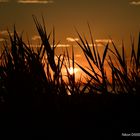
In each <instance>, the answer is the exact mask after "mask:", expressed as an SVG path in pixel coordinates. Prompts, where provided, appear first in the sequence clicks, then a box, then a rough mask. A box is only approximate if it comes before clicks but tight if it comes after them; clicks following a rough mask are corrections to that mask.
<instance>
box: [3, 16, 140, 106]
mask: <svg viewBox="0 0 140 140" xmlns="http://www.w3.org/2000/svg"><path fill="white" fill-rule="evenodd" d="M33 19H34V22H35V25H36V29H37V31H38V34H39V36H40V38H41V44H40V47H39V48H37V51H36V50H35V49H33V48H32V47H31V45H30V43H29V44H27V43H25V42H24V41H23V39H22V35H19V34H18V33H17V31H16V28H15V27H14V31H13V34H10V32H9V31H8V33H9V39H10V45H9V42H7V41H5V42H4V44H3V47H4V50H3V51H2V52H0V53H1V54H0V94H1V95H0V102H9V101H12V102H14V103H16V102H18V103H17V104H22V103H25V102H27V103H29V104H31V101H32V102H39V103H41V101H42V99H43V98H44V99H46V98H48V97H55V96H58V95H60V96H67V95H69V94H70V95H80V94H81V95H83V94H86V95H87V94H95V93H97V94H98V93H100V94H111V93H112V94H124V93H127V94H138V93H139V86H140V84H139V83H140V70H139V67H140V35H139V43H138V47H137V51H135V47H134V41H133V40H132V44H131V57H130V59H127V60H126V57H125V55H126V54H125V50H124V45H123V44H122V53H121V54H120V53H119V51H118V49H117V46H116V45H115V44H114V42H113V41H112V43H111V44H112V45H113V47H114V50H111V49H110V47H109V46H110V42H108V43H107V44H106V45H105V46H104V52H103V55H102V57H101V54H100V53H99V50H98V48H97V46H96V45H95V43H94V40H93V37H92V33H91V29H90V26H89V25H88V27H89V33H90V37H91V42H92V46H91V45H90V43H89V42H88V41H87V39H86V38H85V37H84V38H82V36H81V35H80V34H79V32H78V31H77V30H76V32H77V34H78V37H79V39H80V41H81V43H80V42H79V41H77V44H78V45H79V46H80V48H81V49H82V51H83V53H84V56H85V58H86V60H87V62H88V64H89V67H88V68H84V67H83V66H81V64H78V63H76V62H75V58H74V48H73V47H72V57H71V58H70V56H69V53H68V51H66V52H65V53H63V54H60V55H59V56H57V55H56V54H55V48H56V47H57V44H56V43H55V31H54V29H53V41H52V43H50V37H51V33H50V34H48V33H47V30H46V27H45V22H44V19H43V18H42V19H43V24H40V22H38V20H37V18H36V17H35V16H33ZM56 58H57V60H56ZM71 61H72V63H70V62H71ZM105 63H107V64H108V67H109V69H110V72H111V80H109V79H110V77H108V76H107V74H106V66H105ZM75 65H78V66H79V68H80V69H81V70H82V71H83V73H84V75H86V76H87V77H86V78H85V81H86V82H83V81H76V79H75V73H74V72H73V73H72V74H71V73H70V72H69V68H70V67H72V68H73V70H74V68H75ZM62 67H64V68H65V69H66V73H67V75H66V77H67V81H65V80H64V78H63V74H62ZM53 99H54V98H53ZM54 102H57V101H55V100H54Z"/></svg>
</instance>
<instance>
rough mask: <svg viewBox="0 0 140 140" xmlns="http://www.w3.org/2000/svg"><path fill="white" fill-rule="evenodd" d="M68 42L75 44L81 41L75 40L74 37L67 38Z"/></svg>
mask: <svg viewBox="0 0 140 140" xmlns="http://www.w3.org/2000/svg"><path fill="white" fill-rule="evenodd" d="M66 40H67V41H68V42H75V41H79V39H78V38H73V37H67V38H66Z"/></svg>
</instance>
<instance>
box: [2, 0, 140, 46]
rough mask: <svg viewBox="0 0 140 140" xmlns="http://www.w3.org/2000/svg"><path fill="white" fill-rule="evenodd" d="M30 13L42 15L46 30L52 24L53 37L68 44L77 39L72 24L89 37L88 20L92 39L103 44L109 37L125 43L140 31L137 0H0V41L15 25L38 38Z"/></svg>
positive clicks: (139, 2)
mask: <svg viewBox="0 0 140 140" xmlns="http://www.w3.org/2000/svg"><path fill="white" fill-rule="evenodd" d="M33 14H34V15H36V16H37V18H38V19H39V20H41V15H43V16H44V18H45V21H46V26H47V28H48V30H49V31H51V29H52V27H53V26H54V27H55V29H56V39H57V40H60V41H61V43H62V44H63V45H64V44H65V45H67V46H68V44H69V43H70V42H73V38H75V39H77V34H76V32H75V30H74V27H76V28H77V30H78V31H79V32H80V33H81V34H85V35H87V36H88V32H87V31H88V27H87V22H89V23H90V25H91V29H92V32H93V35H94V37H95V39H96V40H97V41H99V40H100V41H103V42H105V43H106V40H107V39H108V38H109V36H111V37H112V38H113V40H115V41H116V42H118V41H120V42H121V40H122V39H123V40H124V41H126V42H127V41H128V39H129V38H130V34H131V35H133V36H136V35H138V32H139V31H140V1H138V0H136V1H133V0H0V41H3V37H4V36H6V32H5V30H6V29H7V28H9V29H10V30H12V27H13V25H14V24H15V25H16V27H17V30H18V31H19V32H22V31H24V33H25V34H26V33H28V35H29V36H30V38H31V40H37V39H38V37H37V31H36V29H35V25H34V22H33V18H32V15H33ZM118 44H119V43H118ZM60 47H61V45H60ZM62 47H63V46H62Z"/></svg>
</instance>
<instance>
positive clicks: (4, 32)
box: [0, 30, 8, 35]
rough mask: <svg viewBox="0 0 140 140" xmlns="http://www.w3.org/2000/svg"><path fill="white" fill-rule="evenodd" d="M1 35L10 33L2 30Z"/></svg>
mask: <svg viewBox="0 0 140 140" xmlns="http://www.w3.org/2000/svg"><path fill="white" fill-rule="evenodd" d="M0 34H1V35H8V32H7V31H6V30H3V31H0Z"/></svg>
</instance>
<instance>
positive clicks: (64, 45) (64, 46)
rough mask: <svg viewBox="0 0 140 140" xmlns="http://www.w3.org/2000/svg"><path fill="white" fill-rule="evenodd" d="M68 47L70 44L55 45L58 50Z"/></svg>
mask: <svg viewBox="0 0 140 140" xmlns="http://www.w3.org/2000/svg"><path fill="white" fill-rule="evenodd" d="M70 46H71V45H70V44H58V45H57V47H59V48H68V47H70Z"/></svg>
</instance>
